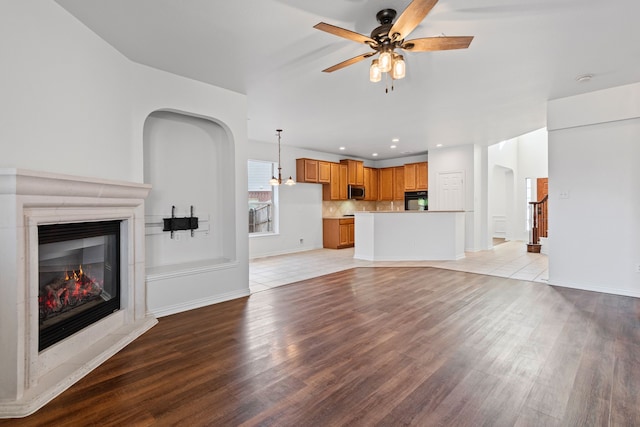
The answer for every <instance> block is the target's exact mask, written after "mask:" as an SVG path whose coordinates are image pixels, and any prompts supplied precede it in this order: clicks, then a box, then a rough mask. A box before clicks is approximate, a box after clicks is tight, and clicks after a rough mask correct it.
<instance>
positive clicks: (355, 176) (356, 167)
mask: <svg viewBox="0 0 640 427" xmlns="http://www.w3.org/2000/svg"><path fill="white" fill-rule="evenodd" d="M340 163H341V164H343V165H347V184H348V185H364V162H362V161H360V160H351V159H343V160H340Z"/></svg>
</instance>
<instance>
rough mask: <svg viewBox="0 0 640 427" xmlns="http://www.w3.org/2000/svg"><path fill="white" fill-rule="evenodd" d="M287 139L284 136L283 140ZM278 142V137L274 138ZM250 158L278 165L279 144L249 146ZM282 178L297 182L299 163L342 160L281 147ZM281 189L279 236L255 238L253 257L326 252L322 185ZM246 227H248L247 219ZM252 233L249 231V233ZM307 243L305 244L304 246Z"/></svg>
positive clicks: (336, 157)
mask: <svg viewBox="0 0 640 427" xmlns="http://www.w3.org/2000/svg"><path fill="white" fill-rule="evenodd" d="M285 136H286V134H285V132H284V131H283V133H282V138H283V139H284V138H285ZM274 138H275V137H274ZM249 152H250V154H249V158H250V159H252V160H264V161H270V162H276V163H277V162H278V144H277V143H266V142H258V141H250V142H249ZM280 157H281V161H282V176H283V178H284V177H285V176H286V177H289V176H290V175H291V176H293V178H294V179H295V180H296V181H297V178H296V159H298V158H303V157H306V158H310V159H319V160H327V161H331V162H338V161H339V160H340V159H341V158H343V157H340V156H336V155H332V154H326V153H320V152H316V151H310V150H303V149H300V148H297V147H291V146H287V145H284V144H283V145H282V146H281V156H280ZM280 187H281V188H279V189H278V200H279V203H278V227H277V228H278V232H277V233H274V234H268V235H267V234H265V235H259V236H251V237H250V238H249V257H250V258H259V257H264V256H271V255H278V254H285V253H292V252H299V251H305V250H311V249H319V248H322V184H305V183H297V184H296V185H294V186H291V187H290V186H287V185H282V186H280ZM246 209H247V208H245V211H246ZM243 224H245V225H246V224H247V221H246V218H245V221H244V223H243ZM246 232H247V233H248V230H246ZM300 239H303V243H302V244H301V243H300Z"/></svg>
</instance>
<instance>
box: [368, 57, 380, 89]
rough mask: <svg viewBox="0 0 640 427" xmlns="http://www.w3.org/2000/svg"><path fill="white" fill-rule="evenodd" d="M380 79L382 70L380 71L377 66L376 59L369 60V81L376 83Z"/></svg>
mask: <svg viewBox="0 0 640 427" xmlns="http://www.w3.org/2000/svg"><path fill="white" fill-rule="evenodd" d="M381 79H382V71H380V67H378V60H377V59H374V60H373V61H372V62H371V67H369V81H370V82H372V83H377V82H379V81H380V80H381Z"/></svg>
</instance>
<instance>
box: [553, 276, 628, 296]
mask: <svg viewBox="0 0 640 427" xmlns="http://www.w3.org/2000/svg"><path fill="white" fill-rule="evenodd" d="M548 283H549V285H551V286H559V287H562V288H571V289H579V290H582V291H590V292H600V293H603V294H611V295H620V296H623V297H634V298H640V292H638V291H630V290H628V289H615V288H608V287H602V286H589V285H577V284H575V283H568V282H563V281H557V280H551V279H549V282H548Z"/></svg>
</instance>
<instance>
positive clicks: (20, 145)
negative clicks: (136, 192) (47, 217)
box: [0, 0, 141, 181]
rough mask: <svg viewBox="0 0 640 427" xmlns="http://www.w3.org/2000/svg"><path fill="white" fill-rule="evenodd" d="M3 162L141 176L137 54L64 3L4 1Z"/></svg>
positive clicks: (0, 37)
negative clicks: (135, 149)
mask: <svg viewBox="0 0 640 427" xmlns="http://www.w3.org/2000/svg"><path fill="white" fill-rule="evenodd" d="M0 51H1V52H2V63H3V65H2V79H0V93H1V94H2V102H0V144H1V148H2V155H0V167H8V168H22V169H31V170H36V171H46V172H55V173H62V174H69V175H77V176H87V177H97V178H106V179H116V180H123V181H134V180H135V177H136V175H137V174H136V170H137V169H140V168H141V165H140V164H137V163H136V161H135V158H134V156H132V144H131V127H132V120H131V108H130V105H131V101H132V91H131V88H132V87H131V73H130V66H129V65H130V61H129V60H128V59H126V58H125V57H124V56H122V55H121V54H120V53H119V52H118V51H116V50H115V49H114V48H113V47H112V46H110V45H109V44H107V43H105V42H104V41H103V40H102V39H100V38H99V37H98V36H97V35H96V34H95V33H93V32H92V31H90V30H89V29H88V28H86V27H85V26H84V25H82V24H80V23H79V22H78V20H77V19H76V18H75V17H73V16H72V15H70V14H69V13H68V12H66V11H65V10H64V9H63V8H62V7H60V6H59V5H58V4H57V3H55V2H53V1H50V0H32V1H3V2H0Z"/></svg>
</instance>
